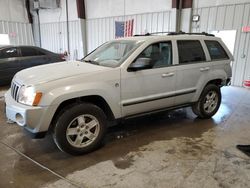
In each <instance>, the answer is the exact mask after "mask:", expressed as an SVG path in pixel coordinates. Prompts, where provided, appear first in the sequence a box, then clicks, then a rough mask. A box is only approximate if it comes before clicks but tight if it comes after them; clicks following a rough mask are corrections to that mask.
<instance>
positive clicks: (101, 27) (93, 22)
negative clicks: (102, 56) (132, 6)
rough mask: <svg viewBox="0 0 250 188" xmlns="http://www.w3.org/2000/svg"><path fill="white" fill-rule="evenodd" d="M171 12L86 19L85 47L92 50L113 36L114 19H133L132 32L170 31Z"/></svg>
mask: <svg viewBox="0 0 250 188" xmlns="http://www.w3.org/2000/svg"><path fill="white" fill-rule="evenodd" d="M172 16H173V15H172V12H171V11H166V12H154V13H145V14H135V15H129V16H116V17H106V18H96V19H88V20H87V39H88V41H87V49H88V52H90V51H92V50H93V49H95V48H96V47H98V46H99V45H101V44H102V43H104V42H106V41H108V40H111V39H114V38H115V21H124V20H130V19H134V34H142V33H145V32H162V31H171V28H172V25H171V20H172Z"/></svg>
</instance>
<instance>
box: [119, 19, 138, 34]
mask: <svg viewBox="0 0 250 188" xmlns="http://www.w3.org/2000/svg"><path fill="white" fill-rule="evenodd" d="M133 26H134V19H131V20H127V21H115V38H121V37H130V36H132V35H133Z"/></svg>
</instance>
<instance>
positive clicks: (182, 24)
mask: <svg viewBox="0 0 250 188" xmlns="http://www.w3.org/2000/svg"><path fill="white" fill-rule="evenodd" d="M192 5H193V0H172V8H173V11H174V14H173V15H174V17H175V19H174V18H173V19H172V23H174V26H173V29H175V31H176V32H179V31H184V32H188V33H189V32H190V31H191V24H192V22H191V18H192Z"/></svg>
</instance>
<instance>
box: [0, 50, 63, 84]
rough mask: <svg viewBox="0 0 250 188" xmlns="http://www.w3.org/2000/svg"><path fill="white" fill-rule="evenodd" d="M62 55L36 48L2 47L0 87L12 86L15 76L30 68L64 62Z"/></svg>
mask: <svg viewBox="0 0 250 188" xmlns="http://www.w3.org/2000/svg"><path fill="white" fill-rule="evenodd" d="M63 58H64V57H63V56H62V55H60V54H56V53H53V52H50V51H48V50H45V49H42V48H39V47H35V46H2V47H0V85H7V84H10V82H11V80H12V78H13V76H14V75H15V74H16V73H17V72H18V71H20V70H22V69H26V68H29V67H33V66H37V65H43V64H49V63H55V62H59V61H63V60H64V59H63Z"/></svg>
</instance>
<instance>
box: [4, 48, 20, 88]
mask: <svg viewBox="0 0 250 188" xmlns="http://www.w3.org/2000/svg"><path fill="white" fill-rule="evenodd" d="M19 56H20V54H19V51H18V48H16V47H9V48H3V49H2V50H0V85H2V84H8V83H9V82H10V81H11V79H12V78H13V76H14V75H15V74H16V73H17V72H18V71H19V70H20V69H21V68H20V62H19V58H20V57H19Z"/></svg>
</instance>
